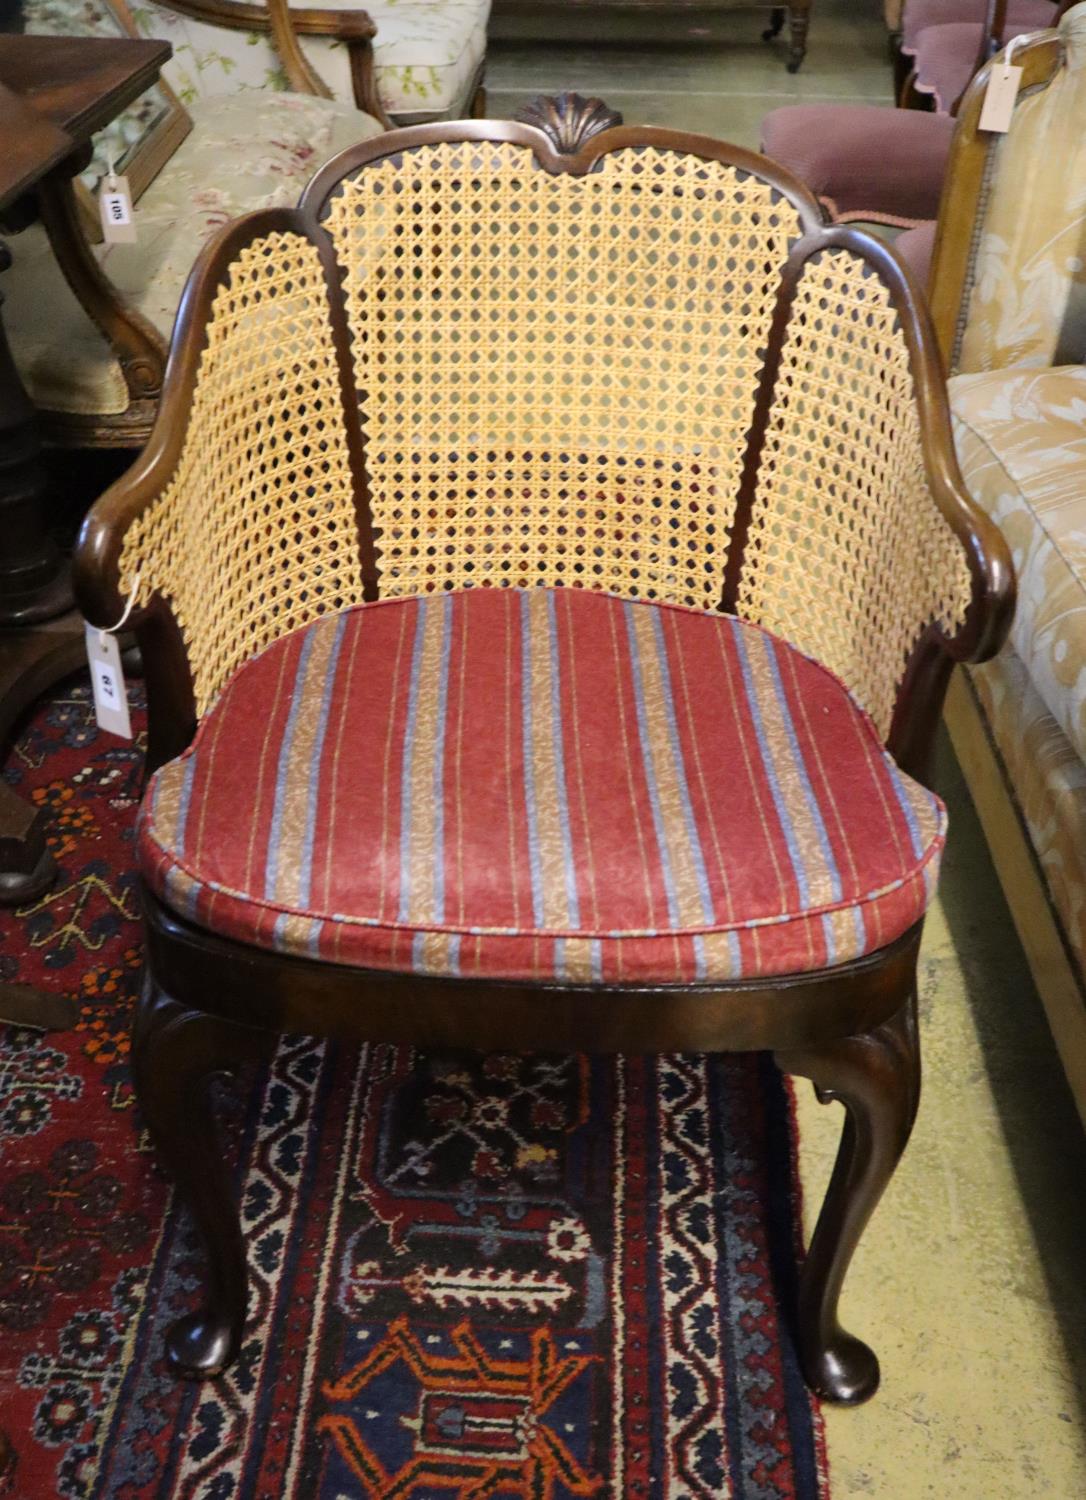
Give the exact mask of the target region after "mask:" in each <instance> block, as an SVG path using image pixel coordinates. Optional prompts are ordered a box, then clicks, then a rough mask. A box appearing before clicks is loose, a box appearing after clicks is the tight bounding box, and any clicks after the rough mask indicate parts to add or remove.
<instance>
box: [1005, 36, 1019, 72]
mask: <svg viewBox="0 0 1086 1500" xmlns="http://www.w3.org/2000/svg"><path fill="white" fill-rule="evenodd" d="M1021 40H1022V38H1021V37H1017V36H1012V37H1011V39H1010V41H1009V42H1008V43H1007V50H1006V51H1005V52H1004V54H1003V77H1004V78H1009V77H1010V76H1011V58H1012V57H1013V56H1014V49H1015V46H1016V44H1017V43H1018V42H1020V41H1021Z"/></svg>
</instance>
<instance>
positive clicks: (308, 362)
mask: <svg viewBox="0 0 1086 1500" xmlns="http://www.w3.org/2000/svg"><path fill="white" fill-rule="evenodd" d="M137 575H138V577H139V595H138V601H137V602H140V603H143V602H145V601H146V600H148V599H149V598H150V597H151V596H152V595H153V594H156V593H161V594H162V595H164V596H165V597H166V599H168V600H169V602H170V604H171V607H172V609H173V612H174V615H175V617H176V619H177V622H178V624H179V625H180V627H181V630H182V632H183V634H184V637H185V641H186V645H187V648H188V655H189V663H190V667H191V670H192V674H193V683H194V689H195V697H196V706H197V711H198V713H201V714H202V713H203V712H204V710H205V709H206V708H207V707H208V705H209V704H210V702H211V701H212V700H213V699H214V697H215V696H216V694H217V693H218V691H219V689H220V688H221V687H222V686H223V684H224V683H225V682H226V680H227V679H228V678H229V676H230V675H231V673H232V672H233V671H234V670H235V668H236V667H237V666H239V665H240V664H241V663H242V662H243V661H245V660H246V659H247V658H248V657H250V656H253V655H255V654H256V653H257V652H259V651H261V650H263V649H264V647H265V646H267V645H269V644H270V643H271V642H272V641H274V640H277V639H278V638H279V637H280V636H282V635H285V634H287V632H288V631H291V630H294V629H296V628H297V627H298V626H300V625H305V624H307V623H308V622H309V621H311V620H313V619H314V618H316V617H317V616H318V615H323V614H328V613H332V612H335V611H337V610H340V609H343V608H346V607H347V606H348V605H351V604H357V603H359V602H361V599H362V580H361V571H360V567H359V559H358V546H357V525H356V516H355V506H354V499H353V485H352V477H351V469H350V462H349V456H348V449H347V441H346V436H345V432H344V425H343V411H342V401H341V397H340V386H339V380H338V374H337V366H336V358H335V350H334V345H333V339H332V329H331V324H330V321H329V316H328V300H327V290H326V284H325V279H324V273H323V270H322V267H321V263H320V259H319V256H318V252H317V250H316V248H315V246H314V245H313V244H312V243H311V242H310V241H309V240H308V239H306V238H305V237H304V236H302V235H298V234H292V233H271V234H268V235H266V236H264V237H263V238H261V239H258V240H255V241H254V242H252V243H251V244H250V245H248V246H247V247H246V248H245V249H243V250H242V251H240V252H239V254H238V255H237V257H236V259H235V260H234V261H233V262H232V264H231V266H230V271H229V277H228V279H227V280H226V281H225V283H224V284H223V286H222V287H221V288H220V290H219V291H218V293H217V294H216V296H215V299H214V302H213V304H212V308H211V314H210V318H209V323H208V329H207V343H206V347H205V349H204V352H203V354H202V356H201V360H200V367H199V373H198V375H197V380H196V388H195V394H194V398H193V403H192V410H191V413H190V416H189V422H188V429H187V435H186V439H185V444H184V448H183V450H182V453H181V457H180V460H179V462H178V465H177V469H176V472H175V474H174V476H173V479H172V480H171V482H170V484H169V485H168V487H167V488H166V489H165V490H164V491H163V493H162V495H161V497H160V498H159V499H158V500H157V501H155V503H154V504H153V505H152V506H150V507H149V508H148V509H147V510H146V511H144V512H143V514H142V515H140V516H139V517H138V518H137V519H136V520H135V521H134V522H133V524H132V525H131V526H130V528H129V529H128V531H127V532H126V534H125V540H124V547H123V551H122V553H121V558H120V587H121V589H122V591H125V592H126V591H127V590H129V589H130V588H131V586H132V584H133V582H134V581H135V579H136V577H137Z"/></svg>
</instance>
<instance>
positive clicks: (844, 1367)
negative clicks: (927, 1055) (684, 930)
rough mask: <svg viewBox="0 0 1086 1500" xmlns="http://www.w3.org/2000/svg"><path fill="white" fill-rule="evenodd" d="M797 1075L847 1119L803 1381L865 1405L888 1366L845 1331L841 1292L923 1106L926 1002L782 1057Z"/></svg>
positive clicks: (804, 1338) (807, 1324)
mask: <svg viewBox="0 0 1086 1500" xmlns="http://www.w3.org/2000/svg"><path fill="white" fill-rule="evenodd" d="M777 1061H778V1063H779V1064H780V1066H781V1067H782V1068H783V1069H784V1071H785V1072H787V1073H798V1074H800V1075H802V1076H803V1077H805V1078H810V1079H811V1080H812V1081H813V1083H814V1085H815V1090H816V1092H817V1094H818V1097H819V1099H820V1100H821V1101H822V1103H823V1104H826V1103H828V1102H829V1101H830V1100H831V1099H838V1100H840V1101H841V1103H842V1104H843V1105H844V1106H845V1109H846V1111H847V1113H846V1117H845V1126H844V1130H843V1132H842V1135H841V1145H840V1148H839V1150H838V1153H837V1161H836V1163H835V1164H834V1169H833V1175H832V1177H831V1179H830V1185H829V1187H828V1188H827V1190H826V1198H825V1202H824V1203H823V1205H822V1211H821V1213H820V1214H819V1218H818V1224H817V1225H816V1227H815V1232H814V1235H813V1237H812V1239H811V1246H810V1250H809V1251H808V1254H807V1260H806V1263H805V1264H804V1267H803V1274H802V1276H801V1279H800V1290H799V1309H798V1320H797V1332H798V1339H799V1352H800V1361H801V1363H802V1365H803V1373H804V1376H805V1378H806V1380H807V1382H808V1384H809V1385H810V1386H811V1388H812V1389H813V1390H815V1391H817V1392H818V1394H819V1395H821V1396H825V1397H826V1399H827V1400H830V1401H838V1402H842V1403H844V1404H846V1405H855V1404H857V1403H859V1402H861V1401H866V1400H868V1399H869V1398H870V1397H871V1396H873V1395H874V1394H875V1391H876V1390H877V1389H878V1384H879V1362H878V1360H877V1359H876V1357H875V1355H874V1353H873V1352H872V1350H871V1349H869V1348H868V1347H867V1345H866V1344H864V1343H861V1341H860V1340H859V1339H857V1338H854V1337H853V1336H852V1334H850V1333H846V1332H845V1330H844V1329H843V1328H842V1327H841V1324H840V1322H839V1321H838V1316H837V1306H838V1301H839V1298H840V1295H841V1286H842V1284H843V1282H844V1279H845V1274H846V1272H847V1271H848V1268H849V1264H850V1263H851V1260H852V1256H853V1253H854V1251H855V1249H856V1246H857V1244H858V1243H859V1239H860V1236H861V1234H862V1233H863V1231H864V1227H865V1225H866V1224H867V1221H868V1219H869V1218H870V1217H871V1214H872V1213H873V1212H874V1209H875V1207H876V1205H877V1204H878V1201H879V1199H880V1198H881V1197H882V1194H883V1191H884V1189H885V1187H886V1185H887V1183H888V1182H889V1181H890V1178H891V1176H892V1175H893V1171H894V1168H895V1167H896V1166H897V1164H898V1162H899V1160H900V1159H901V1154H902V1152H903V1151H904V1150H905V1146H906V1143H907V1142H908V1139H909V1135H910V1133H911V1131H912V1127H913V1121H914V1120H915V1118H916V1109H917V1105H918V1103H919V1100H920V1049H919V1039H918V1034H917V1025H916V994H915V991H914V992H913V993H912V994H910V996H909V998H908V1000H907V1002H906V1003H905V1005H903V1006H902V1008H901V1010H900V1011H898V1013H897V1014H896V1015H895V1016H894V1017H893V1018H892V1019H891V1020H889V1021H886V1022H885V1023H884V1024H883V1025H881V1026H879V1027H878V1028H876V1030H874V1031H872V1032H868V1033H866V1034H865V1035H862V1036H850V1037H845V1038H842V1039H841V1040H839V1041H836V1042H831V1043H829V1044H828V1045H826V1046H824V1047H817V1048H814V1047H813V1048H811V1049H809V1050H806V1051H802V1052H787V1053H780V1054H778V1056H777Z"/></svg>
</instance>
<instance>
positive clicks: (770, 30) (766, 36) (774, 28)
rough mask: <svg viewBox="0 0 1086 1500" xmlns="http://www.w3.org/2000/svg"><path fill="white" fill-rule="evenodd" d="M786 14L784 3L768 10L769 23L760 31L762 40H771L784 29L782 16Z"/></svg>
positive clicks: (786, 9) (786, 8)
mask: <svg viewBox="0 0 1086 1500" xmlns="http://www.w3.org/2000/svg"><path fill="white" fill-rule="evenodd" d="M787 14H788V7H787V6H786V5H775V6H774V7H773V9H772V10H771V11H770V12H769V25H768V26H767V27H766V29H765V30H764V31H763V32H762V41H763V42H771V41H772V40H773V38H774V37H777V36H780V34H781V32H782V31H783V30H784V18H785V16H786V15H787Z"/></svg>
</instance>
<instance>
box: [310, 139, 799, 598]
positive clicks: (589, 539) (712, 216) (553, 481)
mask: <svg viewBox="0 0 1086 1500" xmlns="http://www.w3.org/2000/svg"><path fill="white" fill-rule="evenodd" d="M326 227H327V228H328V229H329V231H330V232H331V235H332V237H333V240H334V242H335V244H336V249H337V254H338V256H339V259H340V261H341V264H342V265H343V267H344V269H345V293H346V298H347V308H348V317H349V320H350V323H351V327H352V335H353V340H354V355H355V361H356V368H357V374H358V384H359V389H360V393H361V415H362V421H363V426H364V433H365V441H366V455H367V467H368V472H369V480H370V491H371V496H372V505H373V515H374V524H375V532H376V540H377V546H378V551H379V563H380V571H381V592H382V594H383V595H386V596H389V595H393V596H394V595H409V594H418V593H424V592H427V591H429V590H434V589H447V588H460V587H464V586H466V585H471V584H505V585H514V586H524V587H528V586H533V585H548V586H553V585H562V584H564V585H574V586H577V585H579V586H587V587H593V588H602V589H608V590H612V591H614V592H616V593H620V594H623V595H626V596H631V597H638V596H640V597H644V598H650V599H660V600H665V601H668V602H672V603H685V604H693V605H701V606H704V607H714V606H715V605H716V604H717V602H718V599H719V596H720V591H721V582H722V579H723V574H724V565H725V561H726V552H727V544H728V530H729V528H730V526H731V524H732V521H733V518H734V511H735V496H736V492H737V489H738V485H739V477H740V469H741V465H742V460H743V453H744V446H745V444H744V439H745V435H746V432H747V429H748V427H749V425H750V419H751V412H752V408H753V402H754V394H755V388H756V384H757V380H758V376H759V372H760V369H761V364H762V359H763V355H764V346H765V342H766V333H767V329H768V326H769V322H770V318H771V316H772V311H773V306H774V302H775V299H776V296H777V291H778V286H779V271H780V267H781V266H782V264H783V262H784V260H785V258H786V256H787V253H788V248H789V245H790V243H791V242H792V241H793V240H794V239H795V238H796V237H797V235H798V233H799V222H798V216H797V213H796V210H795V209H794V208H793V207H792V206H791V205H790V204H789V203H788V202H787V201H786V200H784V199H782V198H781V196H780V194H779V193H778V192H777V191H776V190H775V189H774V188H773V187H771V186H770V184H768V183H766V182H763V181H760V180H758V179H757V178H754V177H751V176H750V175H748V174H746V173H744V172H742V171H740V170H738V169H737V168H735V167H733V166H729V165H726V164H722V163H718V162H714V161H707V160H703V159H701V158H696V157H691V156H684V155H682V154H680V153H678V152H670V151H663V150H659V149H657V148H649V147H645V148H640V149H622V150H618V151H615V152H611V153H608V154H607V155H606V156H604V157H603V158H602V159H601V160H600V161H599V162H598V163H597V164H596V165H595V166H594V168H593V169H592V170H591V171H590V172H588V173H587V174H585V175H582V176H575V175H564V174H561V175H553V174H552V173H550V172H548V171H545V170H543V169H541V168H540V167H539V166H538V164H537V163H536V162H535V160H534V157H533V155H532V152H531V151H530V150H528V149H527V148H525V147H522V146H518V145H513V144H508V143H491V142H474V143H472V142H442V143H439V144H435V145H429V146H423V147H417V148H414V149H411V150H410V151H406V152H404V153H403V154H401V155H398V156H396V157H394V158H388V159H386V160H385V161H383V162H380V163H377V164H374V165H371V166H367V167H366V168H364V169H363V170H362V171H361V172H359V173H358V174H357V175H356V176H355V177H354V178H353V179H349V180H347V181H345V182H344V183H343V185H342V187H341V188H340V189H339V190H338V192H337V193H336V195H335V196H334V197H333V199H332V201H331V204H330V207H329V211H328V217H327V220H326Z"/></svg>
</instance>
